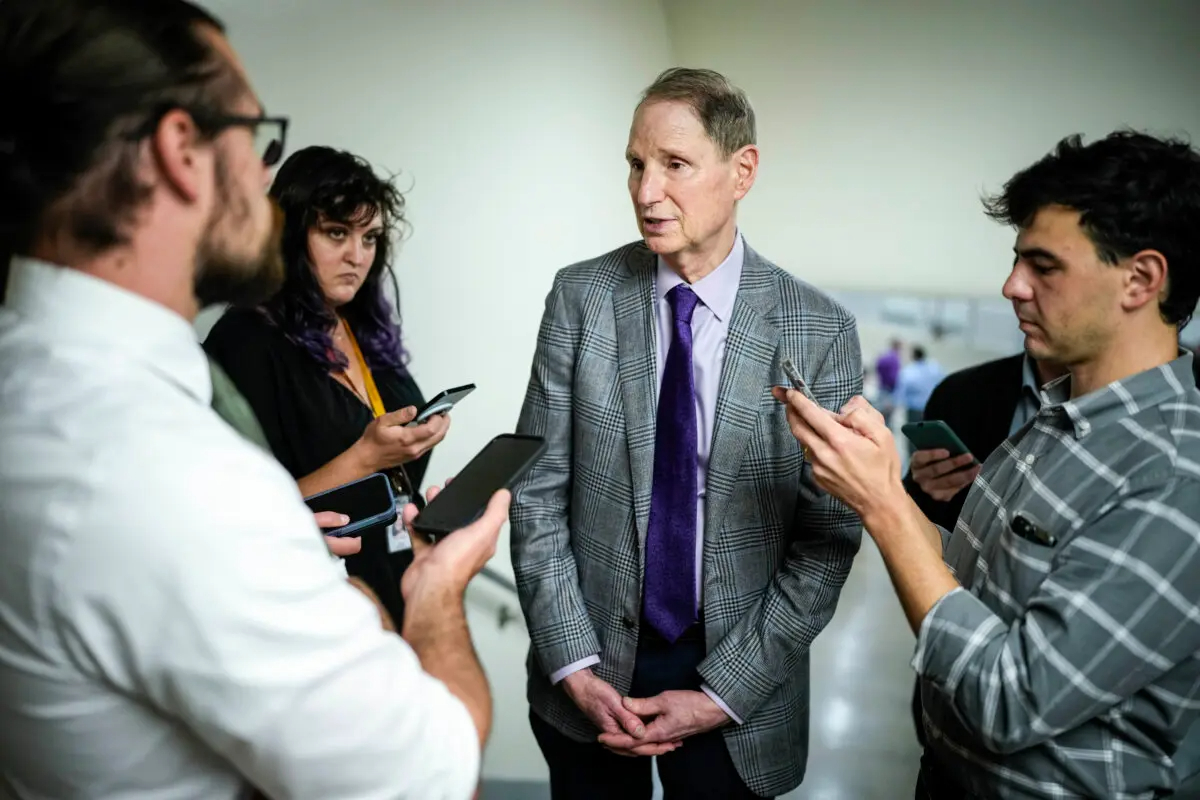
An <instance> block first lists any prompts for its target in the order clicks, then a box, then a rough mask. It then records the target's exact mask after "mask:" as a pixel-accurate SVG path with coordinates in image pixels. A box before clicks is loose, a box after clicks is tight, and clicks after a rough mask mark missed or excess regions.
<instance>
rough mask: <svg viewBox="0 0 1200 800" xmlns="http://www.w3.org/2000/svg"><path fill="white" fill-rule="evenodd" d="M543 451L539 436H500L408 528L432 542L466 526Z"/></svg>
mask: <svg viewBox="0 0 1200 800" xmlns="http://www.w3.org/2000/svg"><path fill="white" fill-rule="evenodd" d="M545 451H546V441H545V440H544V439H542V437H540V436H521V435H518V434H502V435H500V436H497V437H496V438H495V439H492V440H491V441H490V442H488V444H487V445H486V446H485V447H484V448H483V449H482V450H480V451H479V453H478V454H477V455H476V456H475V457H474V458H472V459H471V461H470V463H468V464H467V465H466V466H465V467H463V468H462V470H461V471H460V472H459V473H458V475H456V476H455V477H454V481H453V482H452V483H448V484H447V485H446V488H444V489H442V491H441V492H439V493H438V494H437V496H436V497H434V498H433V499H432V500H430V501H429V502H428V503H427V504H426V506H425V508H424V509H422V510H421V513H419V514H418V515H417V516H416V518H415V519H413V521H412V528H413V530H414V531H416V532H417V533H418V534H419V535H421V536H423V537H424V538H425V539H426V540H428V541H434V542H436V541H437V540H438V539H441V538H443V537H445V536H448V535H449V534H451V533H453V532H454V531H456V530H458V529H459V528H465V527H466V526H468V525H470V524H471V523H472V522H474V521H475V520H476V519H478V518H479V516H480V515H481V514H482V513H483V511H484V509H486V508H487V505H488V502H489V501H490V500H491V499H492V495H494V494H495V493H496V492H497V491H499V490H500V489H511V488H512V487H513V484H515V483H516V482H517V481H518V480H520V478H521V476H523V475H524V474H525V473H526V472H527V471H528V470H529V468H530V467H532V466H533V465H534V463H535V462H536V461H537V460H538V459H539V458H540V457H541V456H542V453H544V452H545Z"/></svg>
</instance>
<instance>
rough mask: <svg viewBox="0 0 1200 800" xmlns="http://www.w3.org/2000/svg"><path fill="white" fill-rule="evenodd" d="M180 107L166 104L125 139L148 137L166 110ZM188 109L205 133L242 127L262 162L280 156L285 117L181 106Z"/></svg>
mask: <svg viewBox="0 0 1200 800" xmlns="http://www.w3.org/2000/svg"><path fill="white" fill-rule="evenodd" d="M175 108H182V107H181V106H166V107H164V108H162V109H160V110H159V111H158V113H156V114H153V115H151V117H150V118H149V119H147V120H146V122H145V124H143V125H142V126H141V127H139V128H137V129H136V130H135V131H133V132H132V133H131V134H130V135H129V137H128V138H129V139H131V140H133V141H137V140H138V139H143V138H145V137H147V136H149V135H150V134H151V133H153V132H154V130H155V129H156V128H157V127H158V123H159V122H161V121H162V118H163V117H165V116H166V115H167V113H168V112H170V111H172V110H173V109H175ZM182 110H183V111H186V112H188V114H190V115H191V117H192V119H193V120H194V121H195V122H196V125H198V126H199V127H200V129H201V130H203V131H205V132H207V133H209V134H217V133H220V132H221V131H222V130H224V129H225V128H232V127H238V126H240V127H246V128H250V129H251V130H252V131H253V133H254V151H255V152H256V153H258V156H259V158H261V159H262V162H263V165H264V166H268V167H273V166H275V165H276V164H278V163H279V160H280V159H281V158H283V153H284V144H285V142H286V141H287V129H288V118H287V117H267V116H259V117H245V116H239V115H236V114H212V113H209V112H207V111H202V110H199V109H193V108H182Z"/></svg>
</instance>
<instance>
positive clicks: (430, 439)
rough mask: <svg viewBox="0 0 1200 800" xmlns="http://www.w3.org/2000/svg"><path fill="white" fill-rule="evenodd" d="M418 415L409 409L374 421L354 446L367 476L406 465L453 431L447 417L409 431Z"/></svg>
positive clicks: (415, 410) (432, 419) (435, 417)
mask: <svg viewBox="0 0 1200 800" xmlns="http://www.w3.org/2000/svg"><path fill="white" fill-rule="evenodd" d="M416 415H417V409H416V408H415V407H414V406H409V407H407V408H402V409H400V410H399V411H392V412H389V413H387V414H384V415H383V416H381V417H377V418H375V419H374V420H372V421H371V424H369V425H368V426H367V428H366V430H364V431H363V434H362V436H360V437H359V439H358V441H357V442H356V443H355V445H354V447H355V448H356V450H357V451H358V454H359V459H360V461H361V462H362V466H363V468H364V472H366V473H371V472H379V471H380V470H385V469H390V468H391V467H396V466H399V465H400V464H407V463H408V462H409V461H414V460H416V459H418V458H420V457H421V456H423V455H425V453H427V452H429V451H430V450H432V449H433V448H434V447H436V446H437V445H438V444H439V443H440V442H441V441H442V439H445V438H446V433H447V432H448V431H449V430H450V416H449V415H448V414H438V415H435V416H433V417H430V418H429V419H427V420H425V421H424V422H422V423H421V424H419V425H415V426H413V427H407V425H408V423H409V422H412V420H413V418H414V417H416Z"/></svg>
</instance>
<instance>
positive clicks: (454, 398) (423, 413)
mask: <svg viewBox="0 0 1200 800" xmlns="http://www.w3.org/2000/svg"><path fill="white" fill-rule="evenodd" d="M473 391H475V384H473V383H468V384H467V385H466V386H455V387H454V388H453V389H447V390H446V391H444V392H438V393H437V396H436V397H434V398H433V399H432V400H430V401H429V402H428V403H426V404H425V405H423V406H422V407H421V408H420V410H418V411H417V415H416V416H415V417H413V420H412V422H410V423H408V425H407V426H406V427H409V428H411V427H413V426H415V425H420V424H421V423H422V422H424V421H425V420H427V419H429V418H430V417H432V416H433V415H434V414H445V413H446V412H447V411H449V410H450V409H452V408H454V406H455V405H456V404H457V403H458V401H459V400H462V399H463V398H464V397H466V396H467V395H469V394H470V393H471V392H473Z"/></svg>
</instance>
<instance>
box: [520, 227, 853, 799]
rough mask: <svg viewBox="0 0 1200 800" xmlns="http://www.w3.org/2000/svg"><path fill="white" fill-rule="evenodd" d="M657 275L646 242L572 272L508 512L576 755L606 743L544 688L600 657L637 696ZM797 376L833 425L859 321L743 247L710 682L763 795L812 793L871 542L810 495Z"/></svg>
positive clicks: (711, 596)
mask: <svg viewBox="0 0 1200 800" xmlns="http://www.w3.org/2000/svg"><path fill="white" fill-rule="evenodd" d="M655 267H656V259H655V256H654V254H653V253H651V252H650V250H649V249H648V248H647V247H646V246H645V244H643V243H642V242H636V243H634V244H629V245H626V246H624V247H622V248H620V249H618V250H614V251H613V252H611V253H608V254H607V255H604V256H601V257H600V258H597V259H593V260H590V261H585V262H581V263H579V264H575V265H573V266H570V267H567V268H565V269H563V270H562V271H560V272H559V273H558V275H557V276H556V277H555V280H554V286H553V288H552V289H551V291H550V294H549V296H548V297H547V299H546V311H545V315H544V316H543V318H542V323H541V329H540V331H539V333H538V341H537V350H536V352H535V354H534V359H533V369H532V374H531V376H530V380H529V388H528V391H527V393H526V396H525V403H524V406H523V408H522V411H521V417H520V421H519V423H518V430H519V432H521V433H527V434H537V435H539V436H544V437H545V438H546V440H547V442H548V445H549V449H548V450H547V452H546V454H545V455H544V456H543V457H542V458H541V460H540V461H539V462H538V463H537V465H536V466H535V467H534V469H533V470H532V471H531V472H530V473H529V474H528V475H527V476H526V477H525V479H524V480H522V481H521V482H520V483H519V484H518V486H517V487H516V488H515V491H514V497H513V505H512V537H511V541H512V563H513V569H514V571H515V573H516V577H517V585H518V587H519V590H520V597H521V607H522V609H523V610H524V612H525V617H526V620H527V622H528V627H529V633H530V639H531V648H530V656H529V664H528V667H529V684H528V697H529V702H530V705H531V706H532V709H533V711H534V713H536V714H538V715H539V716H540V717H542V718H543V719H545V720H546V721H547V722H549V723H550V724H551V725H553V726H554V727H555V728H557V729H558V730H560V731H562V732H563V733H565V734H566V735H568V736H570V737H571V738H573V739H576V740H579V741H595V738H596V736H597V735H598V733H599V732H598V730H597V729H596V727H595V726H594V725H593V724H592V723H591V721H590V720H589V719H588V718H587V717H586V716H584V715H583V713H582V712H580V711H579V710H578V709H577V708H576V707H575V705H574V704H573V703H572V702H571V700H570V699H569V698H568V697H567V696H566V694H565V693H564V692H563V691H562V688H561V687H552V686H551V685H550V682H549V679H548V677H547V676H549V675H550V674H552V673H553V672H555V671H556V670H559V669H561V668H562V667H565V666H567V665H568V664H570V663H572V662H574V661H577V660H579V659H582V658H586V657H587V656H590V655H592V654H596V653H598V654H599V655H600V659H601V661H600V664H598V665H597V666H596V667H594V668H593V669H594V670H595V671H596V674H597V675H599V676H600V677H601V678H603V679H604V680H606V681H608V682H609V683H610V684H612V685H613V686H614V687H615V688H616V690H617V691H618V692H621V693H622V694H624V693H627V692H628V691H629V687H630V683H631V681H632V678H633V666H634V656H635V652H636V649H637V641H638V626H639V622H640V619H641V602H642V574H643V566H644V565H643V545H644V542H645V538H646V525H647V521H648V519H649V514H650V491H651V482H652V473H653V465H654V427H655V413H656V408H657V405H656V404H657V395H658V385H657V383H656V380H657V370H656V364H655V358H656V357H655V352H656V350H655V336H656V334H655V329H654V311H653V290H654V274H655ZM788 357H790V358H791V359H792V360H793V361H794V362H795V363H796V364H797V366H798V367H799V368H800V370H801V372H802V373H803V374H804V377H805V380H807V381H808V382H809V385H810V387H811V388H812V390H813V392H814V393H815V394H816V396H817V398H818V400H820V401H821V403H822V404H823V405H824V406H826V407H827V408H834V409H836V408H840V407H841V406H842V405H843V404H844V403H845V402H846V401H848V400H849V399H850V398H851V397H852V396H853V395H855V394H858V393H860V392H861V391H862V375H863V372H862V359H861V355H860V351H859V342H858V330H857V327H856V326H855V322H854V318H853V317H852V316H851V315H850V314H849V313H848V312H847V311H846V310H845V309H844V308H842V307H841V306H840V305H838V304H837V303H835V302H834V301H833V300H832V299H830V298H829V297H826V296H825V295H823V294H821V293H820V292H818V291H817V290H816V289H814V288H813V287H811V286H809V285H807V284H805V283H803V282H802V281H799V280H797V279H795V278H793V277H792V276H790V275H789V274H787V273H786V272H784V271H783V270H781V269H780V268H779V267H777V266H775V265H774V264H771V263H770V262H768V261H766V260H765V259H763V258H762V257H761V256H759V255H758V254H757V253H755V252H754V251H753V250H751V249H750V247H749V246H747V247H746V251H745V262H744V266H743V270H742V280H741V285H740V287H739V289H738V296H737V301H736V302H735V304H734V309H733V315H732V318H731V320H730V326H729V338H728V341H727V344H726V349H725V363H724V365H723V367H722V373H721V384H720V394H719V398H718V401H717V411H716V424H715V427H714V432H713V442H712V453H711V456H710V462H709V471H708V484H707V507H706V517H705V529H706V530H705V541H704V563H703V587H702V601H703V608H704V626H705V634H706V641H707V645H708V655H707V657H706V658H705V660H704V661H703V662H702V663H701V665H700V667H699V672H700V675H701V677H702V679H703V680H704V681H705V682H706V683H707V684H708V685H709V686H710V687H711V688H712V689H713V691H714V692H716V694H717V695H718V696H720V697H721V699H722V700H724V701H725V702H726V703H727V704H728V705H729V707H730V708H731V709H733V710H734V712H736V713H737V714H738V716H740V717H741V718H742V719H743V720H744V721H745V722H744V724H742V725H734V724H730V725H728V726H726V727H725V728H724V735H725V741H726V743H727V745H728V747H729V750H730V753H731V755H732V757H733V762H734V764H735V765H736V767H737V769H738V773H739V774H740V775H741V776H742V779H743V780H744V781H745V782H746V784H747V785H748V786H749V787H750V788H751V789H753V790H754V791H756V792H758V793H759V794H763V795H775V794H781V793H783V792H786V791H788V790H790V789H792V788H794V787H795V786H796V785H797V784H799V783H800V780H801V778H803V776H804V767H805V762H806V760H807V756H808V661H809V647H810V645H811V644H812V641H813V639H814V638H816V636H817V634H818V633H820V632H821V630H822V629H823V628H824V627H825V625H826V623H827V622H828V621H829V619H830V617H832V616H833V611H834V607H835V606H836V604H837V599H838V593H839V592H840V591H841V588H842V584H843V583H844V582H845V580H846V575H847V574H848V573H849V571H850V565H851V562H852V561H853V560H854V556H855V554H856V553H857V552H858V546H859V541H860V536H861V531H862V527H861V523H860V521H859V520H858V518H857V517H855V516H854V514H853V513H852V512H850V511H849V509H848V508H846V507H845V506H844V505H842V504H841V503H840V502H838V501H835V500H833V499H832V498H831V497H830V496H828V495H826V494H823V493H813V492H811V486H802V484H805V483H807V482H808V481H810V479H809V478H808V477H807V471H805V470H802V465H803V456H802V455H801V452H800V446H799V444H798V443H797V442H796V440H795V438H794V437H793V436H792V434H791V432H790V431H789V429H788V425H787V418H786V415H785V412H784V409H783V407H782V406H781V405H780V404H779V403H777V402H776V401H775V400H774V399H773V398H772V397H771V394H770V388H771V387H772V386H776V385H781V384H782V385H787V378H786V376H785V375H784V372H783V369H782V367H781V364H782V362H783V360H784V359H785V358H788ZM802 490H803V491H802Z"/></svg>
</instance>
